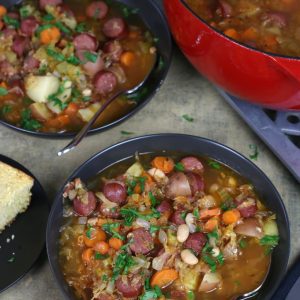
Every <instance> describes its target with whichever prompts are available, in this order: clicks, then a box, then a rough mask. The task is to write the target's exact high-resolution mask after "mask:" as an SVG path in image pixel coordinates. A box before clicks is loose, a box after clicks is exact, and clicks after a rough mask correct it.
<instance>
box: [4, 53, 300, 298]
mask: <svg viewBox="0 0 300 300" xmlns="http://www.w3.org/2000/svg"><path fill="white" fill-rule="evenodd" d="M183 114H188V115H190V116H191V117H193V118H194V122H187V121H186V120H184V119H183V118H182V115H183ZM121 130H126V131H130V132H134V134H133V135H132V137H133V136H140V135H144V134H151V133H166V132H176V133H187V134H192V135H198V136H202V137H206V138H209V139H213V140H216V141H218V142H220V143H223V144H225V145H227V146H229V147H232V148H234V149H235V150H237V151H239V152H240V153H242V154H244V155H245V156H249V154H250V153H251V150H250V149H249V144H255V145H257V146H258V150H259V155H258V159H257V161H254V162H255V163H256V164H257V165H258V166H259V167H260V168H261V169H262V170H263V171H264V172H265V173H266V175H267V176H268V177H269V178H270V179H271V181H272V182H273V183H274V185H275V186H276V187H277V189H278V191H279V193H280V194H281V196H282V198H283V200H284V203H285V205H286V207H287V210H288V214H289V217H290V221H291V241H292V247H291V249H292V250H291V258H290V263H292V262H293V261H294V260H295V259H296V256H297V253H300V239H299V234H300V205H299V200H300V199H299V195H300V186H299V184H298V183H297V182H296V180H295V179H294V178H293V177H292V176H291V174H290V173H289V172H288V171H287V170H286V169H285V168H284V166H283V165H282V164H281V163H280V161H279V160H278V159H277V158H276V157H275V156H274V155H273V153H272V152H270V151H269V149H268V148H267V147H266V146H265V145H264V144H263V143H262V142H261V140H259V138H258V137H257V136H256V135H255V134H254V133H253V132H252V131H251V130H250V129H249V128H248V127H247V125H246V124H245V123H244V122H243V120H242V119H241V118H240V117H239V116H238V115H237V114H236V113H235V112H234V111H233V110H232V109H231V107H230V106H229V105H228V104H227V103H226V102H225V101H224V100H223V99H222V98H221V97H220V96H219V94H218V93H217V92H216V90H215V89H214V88H213V86H212V85H211V84H210V83H209V82H208V81H207V80H206V79H204V78H203V77H201V76H200V75H199V74H198V73H197V72H196V71H195V70H194V69H193V68H192V66H191V65H190V64H189V63H188V62H187V61H186V59H185V58H184V57H183V56H182V54H181V53H179V51H178V50H177V49H176V50H175V54H174V58H173V62H172V66H171V69H170V72H169V74H168V76H167V79H166V81H165V83H164V85H163V86H162V88H161V89H160V91H159V92H158V94H157V95H156V96H155V97H154V98H153V100H152V101H151V102H150V103H149V104H148V105H147V106H146V107H145V108H143V109H142V110H141V111H140V112H139V113H138V114H136V115H135V116H133V117H132V118H131V119H130V120H128V121H126V122H125V123H123V124H121V125H119V126H117V127H115V128H113V129H111V130H109V131H106V132H104V133H100V134H96V135H93V136H90V137H87V138H86V139H85V140H84V142H83V143H82V144H81V145H80V146H79V147H78V148H77V149H76V150H75V151H73V152H72V153H70V154H69V155H66V156H64V157H63V158H59V157H57V156H56V153H57V150H59V149H61V148H62V147H63V146H64V145H65V144H66V142H67V140H45V139H41V138H36V137H31V136H28V135H24V134H20V133H18V132H15V131H13V130H11V129H8V128H6V127H3V126H1V128H0V153H1V154H3V155H6V156H9V157H11V158H12V159H14V160H16V161H18V162H20V163H22V164H24V166H25V167H27V168H28V169H29V170H31V171H32V172H33V174H35V176H36V177H37V178H38V179H39V180H40V182H41V184H42V185H43V186H44V188H45V190H46V192H47V194H48V196H49V199H50V200H52V201H53V199H54V197H55V194H56V192H57V191H58V189H59V188H60V187H61V184H62V183H63V182H64V181H65V180H66V178H67V177H68V176H69V174H70V173H71V172H72V171H73V170H74V169H76V168H77V167H78V166H79V165H80V164H81V163H83V162H84V161H85V160H87V159H88V158H89V157H90V156H92V155H93V154H95V153H96V152H98V151H100V150H102V149H104V148H106V147H108V146H110V145H112V144H114V143H117V142H119V141H122V140H124V139H126V138H128V137H127V136H123V135H122V134H121ZM62 162H63V163H62ZM1 276H3V274H1ZM4 276H5V275H4ZM62 298H63V296H62V294H61V293H60V291H59V289H58V286H57V285H56V283H55V279H54V277H53V276H52V274H51V271H50V268H49V264H48V262H47V259H46V255H45V254H44V255H42V256H41V258H40V259H39V262H38V264H37V265H36V266H35V267H34V268H33V269H32V270H31V271H30V272H29V273H28V274H27V275H26V276H25V277H24V278H23V279H21V280H20V281H19V282H18V283H17V284H15V285H14V286H12V287H11V288H9V289H8V290H6V291H5V292H3V293H1V294H0V300H24V299H26V300H40V299H43V300H59V299H62Z"/></svg>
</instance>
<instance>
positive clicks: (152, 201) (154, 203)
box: [149, 192, 157, 207]
mask: <svg viewBox="0 0 300 300" xmlns="http://www.w3.org/2000/svg"><path fill="white" fill-rule="evenodd" d="M149 198H150V201H151V205H152V206H153V207H155V206H156V205H157V199H156V198H155V197H154V195H153V194H152V192H149Z"/></svg>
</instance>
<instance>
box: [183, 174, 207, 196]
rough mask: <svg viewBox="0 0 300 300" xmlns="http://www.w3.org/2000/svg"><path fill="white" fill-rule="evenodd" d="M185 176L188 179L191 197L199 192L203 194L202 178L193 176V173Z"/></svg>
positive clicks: (197, 175) (196, 175)
mask: <svg viewBox="0 0 300 300" xmlns="http://www.w3.org/2000/svg"><path fill="white" fill-rule="evenodd" d="M186 176H187V178H188V181H189V184H190V187H191V190H192V195H193V196H194V195H196V194H197V193H199V192H203V190H204V180H203V177H202V176H200V175H199V174H195V173H188V174H186Z"/></svg>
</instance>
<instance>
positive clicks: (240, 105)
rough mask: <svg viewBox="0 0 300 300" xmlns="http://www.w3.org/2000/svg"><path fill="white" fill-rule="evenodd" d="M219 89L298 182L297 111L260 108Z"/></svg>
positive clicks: (299, 115) (299, 118) (299, 144)
mask: <svg viewBox="0 0 300 300" xmlns="http://www.w3.org/2000/svg"><path fill="white" fill-rule="evenodd" d="M218 92H219V93H220V94H221V95H222V96H223V97H224V98H225V100H226V101H227V102H228V103H229V104H230V105H231V106H232V108H233V109H234V110H235V111H237V113H238V114H239V115H240V116H241V117H242V118H243V119H244V120H245V122H246V123H247V124H248V125H249V126H250V127H251V128H252V129H253V130H254V131H255V132H256V134H257V135H258V136H259V137H260V138H261V139H262V140H263V141H264V142H265V143H266V144H267V145H268V146H269V147H270V149H271V150H272V151H273V152H274V154H276V155H277V157H278V158H279V159H280V160H281V161H282V163H283V164H284V165H285V166H286V167H287V168H288V169H289V170H290V172H291V173H292V174H293V175H294V176H295V178H296V179H297V180H298V181H299V182H300V111H299V112H293V111H291V112H281V111H276V110H271V109H263V108H261V107H259V106H256V105H253V104H250V103H247V102H244V101H240V100H239V99H238V98H236V97H233V96H231V95H229V94H227V93H226V92H224V91H222V90H220V89H218Z"/></svg>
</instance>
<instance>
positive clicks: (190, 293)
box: [187, 291, 196, 300]
mask: <svg viewBox="0 0 300 300" xmlns="http://www.w3.org/2000/svg"><path fill="white" fill-rule="evenodd" d="M195 299H196V297H195V294H194V292H193V291H188V292H187V300H195Z"/></svg>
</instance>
